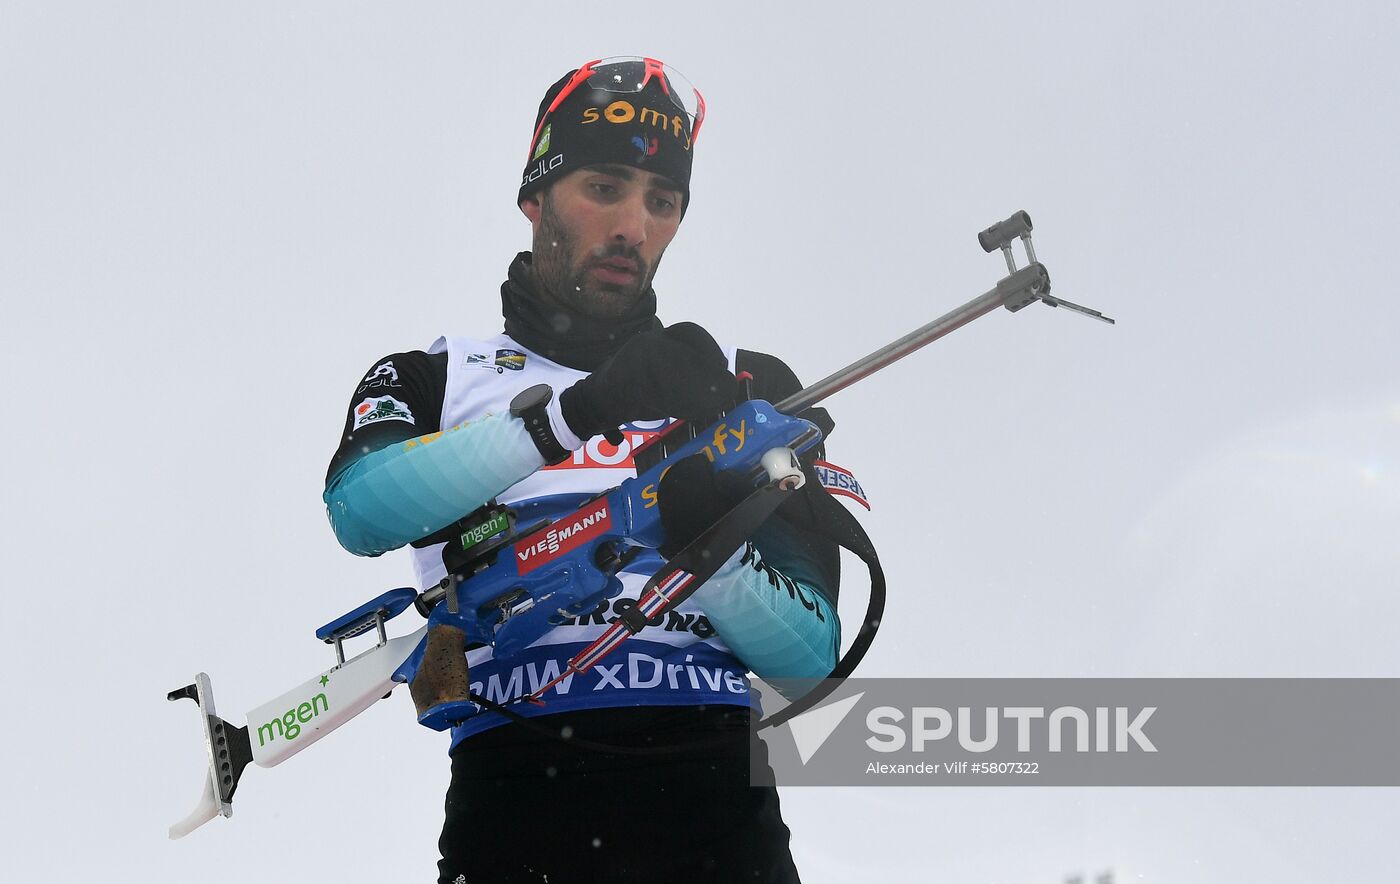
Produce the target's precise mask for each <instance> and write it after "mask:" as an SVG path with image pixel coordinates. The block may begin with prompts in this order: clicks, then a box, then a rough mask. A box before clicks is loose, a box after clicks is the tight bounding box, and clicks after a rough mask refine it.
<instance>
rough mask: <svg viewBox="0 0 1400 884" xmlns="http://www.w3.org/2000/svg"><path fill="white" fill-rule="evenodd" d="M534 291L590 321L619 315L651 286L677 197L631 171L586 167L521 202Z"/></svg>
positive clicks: (658, 181) (677, 211)
mask: <svg viewBox="0 0 1400 884" xmlns="http://www.w3.org/2000/svg"><path fill="white" fill-rule="evenodd" d="M520 207H521V210H522V211H524V212H525V215H526V216H527V217H528V218H529V219H530V224H531V226H532V227H533V228H534V256H535V259H534V267H535V274H536V277H537V279H538V281H539V283H540V285H541V286H543V287H544V289H545V290H546V291H548V292H549V293H550V294H552V295H554V296H555V297H556V298H558V299H559V300H561V301H563V302H564V303H566V304H569V305H570V306H572V307H573V308H574V309H576V310H578V311H579V312H581V313H583V314H585V315H587V316H591V317H594V318H597V319H615V318H618V317H620V316H623V315H625V314H626V313H627V311H628V310H629V309H630V308H631V307H632V306H633V305H634V304H636V303H637V301H638V300H640V299H641V297H642V295H644V294H645V293H646V291H647V290H648V289H649V288H650V287H651V280H652V277H653V276H655V275H656V268H657V266H658V265H659V264H660V263H661V255H662V253H663V252H665V251H666V246H668V245H670V243H671V238H672V237H674V236H675V235H676V230H677V228H679V227H680V223H681V192H680V190H679V189H678V188H677V187H676V186H675V184H674V183H672V182H671V180H670V179H668V178H663V177H662V176H660V175H655V174H652V173H650V172H644V171H642V170H641V169H635V168H633V167H631V166H614V165H601V166H588V167H586V168H583V169H578V170H577V171H574V172H571V173H569V174H568V175H565V176H564V177H563V178H561V179H559V180H558V181H556V182H554V185H553V186H552V187H550V188H549V190H548V191H547V192H545V193H543V194H540V195H539V196H537V197H536V198H534V199H527V200H525V201H524V202H523V203H521V206H520Z"/></svg>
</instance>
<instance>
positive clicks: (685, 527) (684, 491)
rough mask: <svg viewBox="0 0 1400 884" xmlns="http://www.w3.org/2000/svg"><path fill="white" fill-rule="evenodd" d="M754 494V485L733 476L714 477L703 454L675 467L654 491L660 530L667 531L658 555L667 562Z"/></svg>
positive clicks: (686, 459) (712, 470)
mask: <svg viewBox="0 0 1400 884" xmlns="http://www.w3.org/2000/svg"><path fill="white" fill-rule="evenodd" d="M753 490H754V486H753V485H751V484H749V483H748V482H746V481H744V479H743V477H741V476H739V475H736V474H735V473H732V472H729V471H727V470H726V471H724V472H720V473H716V472H715V471H714V468H713V467H712V466H711V465H710V461H709V458H707V457H705V455H703V454H692V455H691V456H690V457H687V458H685V459H684V460H682V461H679V462H678V463H676V464H675V465H674V466H672V467H671V468H670V469H669V470H667V471H666V475H664V476H662V477H661V483H660V485H659V486H658V487H657V489H656V495H657V506H659V507H660V508H661V527H662V528H664V529H665V531H666V542H665V543H664V544H662V546H661V554H662V555H664V556H666V557H667V558H670V557H671V556H673V555H675V554H676V553H678V552H680V551H681V550H682V549H685V547H686V546H688V545H689V544H690V542H691V541H692V540H694V539H695V538H697V537H699V536H700V535H701V534H702V533H704V532H705V530H706V529H708V528H709V527H710V526H711V525H713V524H714V523H715V522H717V521H719V519H720V517H721V516H723V515H724V514H725V513H727V512H729V511H730V510H731V509H733V508H734V507H735V506H736V505H738V503H739V501H741V500H743V499H744V498H745V497H748V496H749V494H751V493H752V492H753Z"/></svg>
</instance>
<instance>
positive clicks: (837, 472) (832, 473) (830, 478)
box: [812, 460, 870, 509]
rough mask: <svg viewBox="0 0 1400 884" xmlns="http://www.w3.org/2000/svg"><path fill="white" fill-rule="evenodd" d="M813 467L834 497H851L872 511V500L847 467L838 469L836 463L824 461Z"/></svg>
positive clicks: (827, 490)
mask: <svg viewBox="0 0 1400 884" xmlns="http://www.w3.org/2000/svg"><path fill="white" fill-rule="evenodd" d="M812 466H813V467H814V468H815V470H816V473H817V479H819V480H820V481H821V483H822V488H824V489H826V493H827V494H830V495H832V496H833V497H849V498H850V499H851V500H854V501H855V502H856V503H858V504H860V505H861V506H863V507H865V508H866V509H870V499H869V498H868V497H866V496H865V489H864V488H862V487H860V483H859V482H857V481H856V477H855V476H853V475H851V471H850V470H848V469H846V468H845V467H838V466H837V465H836V464H834V463H828V462H827V461H824V460H819V461H815V462H813V464H812Z"/></svg>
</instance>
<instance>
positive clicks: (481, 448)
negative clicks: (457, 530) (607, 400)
mask: <svg viewBox="0 0 1400 884" xmlns="http://www.w3.org/2000/svg"><path fill="white" fill-rule="evenodd" d="M543 465H544V458H543V457H541V456H540V453H539V451H538V450H537V449H536V448H535V443H534V442H532V441H531V440H530V434H529V433H528V432H527V431H526V430H525V424H524V422H522V421H521V420H520V419H519V418H515V417H511V416H510V415H509V414H507V413H502V414H497V415H491V416H488V417H485V418H482V419H480V420H476V421H472V422H470V423H467V424H463V425H461V426H459V427H454V428H452V429H450V430H446V431H444V432H442V433H432V434H429V435H427V436H419V437H418V438H416V439H409V440H407V441H404V442H396V443H394V444H392V445H389V446H388V447H386V448H381V449H379V450H378V451H373V452H370V453H369V454H366V455H365V456H363V457H361V458H359V459H358V460H356V461H355V462H354V463H352V464H350V465H349V466H348V467H346V468H345V469H343V470H341V471H340V472H339V473H337V474H336V475H335V476H334V477H333V478H332V479H331V481H330V482H329V483H328V484H327V485H326V491H325V493H324V494H323V495H322V500H324V501H325V502H326V514H327V515H328V516H329V517H330V520H331V528H332V529H334V531H335V536H336V539H337V540H339V541H340V545H341V546H343V547H345V548H346V549H347V550H349V551H350V552H352V553H355V554H356V555H361V556H377V555H380V554H382V553H385V552H388V551H389V550H391V549H397V548H398V547H401V546H403V545H404V544H406V543H409V542H411V541H414V540H417V539H419V538H420V537H426V536H427V535H429V534H431V533H433V532H434V531H437V530H438V529H440V528H443V527H446V526H447V525H450V524H452V523H453V522H455V521H457V520H458V519H460V518H462V516H464V515H466V514H467V513H469V512H471V511H472V510H474V509H476V508H477V507H479V506H481V505H482V504H484V503H485V502H486V501H488V500H490V499H491V498H493V497H495V496H496V495H498V494H500V493H501V492H502V491H504V490H506V489H507V488H509V487H510V486H512V485H514V484H515V483H516V482H519V481H520V480H521V479H524V478H525V477H526V476H528V475H530V474H531V473H533V472H534V471H535V470H537V469H539V468H540V467H542V466H543Z"/></svg>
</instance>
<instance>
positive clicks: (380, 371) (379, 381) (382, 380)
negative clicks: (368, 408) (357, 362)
mask: <svg viewBox="0 0 1400 884" xmlns="http://www.w3.org/2000/svg"><path fill="white" fill-rule="evenodd" d="M397 386H399V370H398V369H397V368H394V361H393V360H392V359H391V360H389V361H388V362H381V363H380V364H379V365H376V366H375V367H374V371H372V372H370V373H369V374H367V375H365V379H364V380H363V381H361V382H360V388H359V389H358V390H356V391H355V392H356V393H363V392H364V391H366V390H369V389H372V388H374V387H397Z"/></svg>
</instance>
